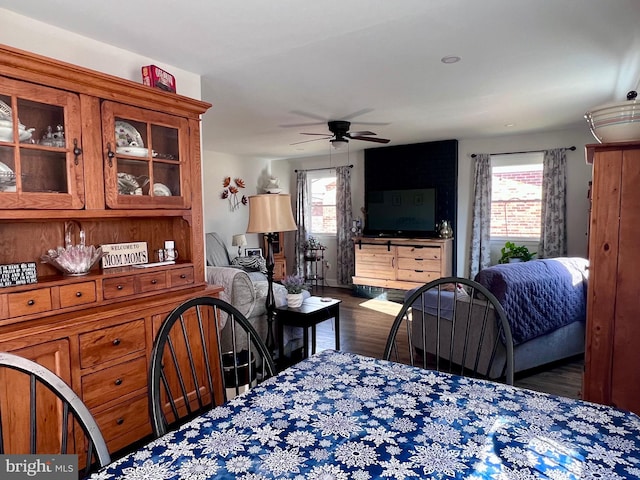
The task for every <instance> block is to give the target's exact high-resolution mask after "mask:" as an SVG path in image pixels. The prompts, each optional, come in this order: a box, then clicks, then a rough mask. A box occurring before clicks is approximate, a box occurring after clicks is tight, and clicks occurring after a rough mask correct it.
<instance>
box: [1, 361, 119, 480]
mask: <svg viewBox="0 0 640 480" xmlns="http://www.w3.org/2000/svg"><path fill="white" fill-rule="evenodd" d="M0 375H1V378H2V385H3V386H2V388H1V389H0V391H2V393H1V398H0V454H20V455H22V454H24V455H27V454H29V455H33V454H72V455H75V454H78V453H79V452H81V453H85V454H86V456H85V457H84V459H82V460H81V457H79V461H80V465H79V466H80V467H84V469H83V470H84V475H85V476H86V475H88V474H89V472H90V471H91V470H93V469H96V468H99V467H103V466H105V465H107V464H109V463H110V462H111V457H110V455H109V450H108V449H107V445H106V443H105V441H104V438H103V437H102V433H101V432H100V429H99V428H98V425H97V423H96V422H95V420H94V418H93V417H92V415H91V413H90V412H89V410H88V409H87V407H86V406H85V405H84V403H82V401H81V400H80V398H78V396H77V395H76V393H75V392H74V391H73V390H72V389H71V387H69V386H68V385H67V384H66V383H65V382H64V381H63V380H62V379H61V378H60V377H58V376H57V375H56V374H55V373H53V372H52V371H51V370H48V369H47V368H45V367H43V366H42V365H39V364H38V363H36V362H34V361H32V360H29V359H27V358H24V357H21V356H18V355H15V354H12V353H4V352H0ZM15 399H19V405H18V404H16V402H15ZM78 427H79V428H78ZM27 432H28V433H27Z"/></svg>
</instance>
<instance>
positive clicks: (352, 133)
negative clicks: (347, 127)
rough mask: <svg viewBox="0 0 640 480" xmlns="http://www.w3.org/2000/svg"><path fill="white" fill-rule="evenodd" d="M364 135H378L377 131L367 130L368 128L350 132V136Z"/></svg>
mask: <svg viewBox="0 0 640 480" xmlns="http://www.w3.org/2000/svg"><path fill="white" fill-rule="evenodd" d="M363 135H377V133H373V132H367V131H366V130H365V131H364V132H349V136H350V137H352V138H353V137H354V136H355V137H361V136H363Z"/></svg>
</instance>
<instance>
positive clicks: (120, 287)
mask: <svg viewBox="0 0 640 480" xmlns="http://www.w3.org/2000/svg"><path fill="white" fill-rule="evenodd" d="M116 288H117V289H118V290H122V289H123V288H124V287H123V286H122V285H118V286H117V287H116Z"/></svg>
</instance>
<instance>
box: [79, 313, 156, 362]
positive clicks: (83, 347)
mask: <svg viewBox="0 0 640 480" xmlns="http://www.w3.org/2000/svg"><path fill="white" fill-rule="evenodd" d="M145 346H146V342H145V335H144V320H143V319H140V320H135V321H133V322H127V323H123V324H122V325H116V326H114V327H109V328H102V329H100V330H96V331H93V332H89V333H83V334H82V335H80V366H81V367H82V368H87V367H91V366H93V365H98V364H100V363H104V362H107V361H109V360H114V359H117V358H120V357H122V356H124V355H127V354H129V353H132V352H137V351H142V352H144V351H145Z"/></svg>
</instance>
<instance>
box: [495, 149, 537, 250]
mask: <svg viewBox="0 0 640 480" xmlns="http://www.w3.org/2000/svg"><path fill="white" fill-rule="evenodd" d="M542 159H543V154H542V153H534V154H512V155H492V156H491V237H492V238H500V239H516V238H517V239H523V240H524V239H531V240H538V239H539V238H540V229H541V214H542Z"/></svg>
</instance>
